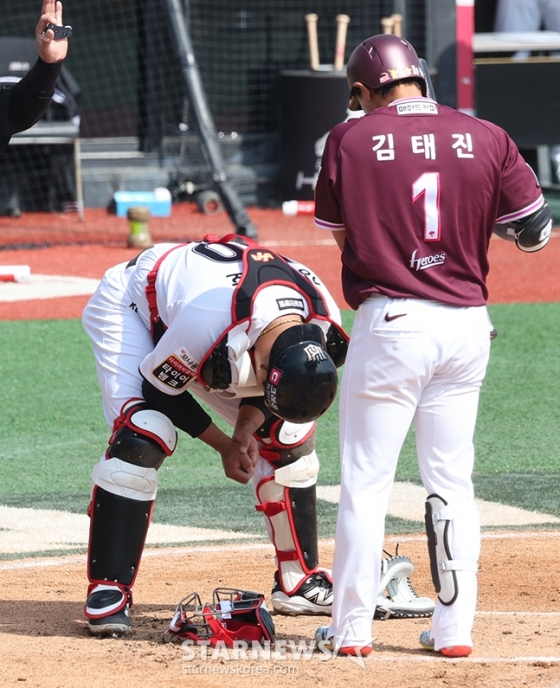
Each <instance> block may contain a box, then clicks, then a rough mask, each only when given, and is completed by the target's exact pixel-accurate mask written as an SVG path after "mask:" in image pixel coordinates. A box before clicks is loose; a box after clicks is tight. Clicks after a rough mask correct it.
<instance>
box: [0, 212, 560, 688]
mask: <svg viewBox="0 0 560 688" xmlns="http://www.w3.org/2000/svg"><path fill="white" fill-rule="evenodd" d="M174 213H175V211H174ZM181 213H182V214H181ZM250 214H251V217H252V219H253V221H254V222H255V224H256V226H257V227H258V229H259V238H260V240H261V242H262V243H264V244H268V245H269V246H271V247H272V248H274V249H275V250H278V251H280V252H281V253H284V254H285V255H288V256H291V257H293V258H296V259H298V260H300V261H302V262H304V263H306V264H307V265H309V266H310V267H311V268H312V269H314V270H316V271H317V272H318V274H319V275H320V276H321V277H322V278H323V280H324V281H325V282H326V284H327V285H328V287H329V288H330V289H331V291H332V293H333V295H334V296H335V298H336V299H337V302H338V303H339V305H340V306H341V307H343V308H344V307H346V306H345V302H344V299H343V297H342V293H341V290H340V286H339V266H340V258H339V253H338V249H337V248H336V246H335V245H334V242H333V241H332V239H331V238H330V235H329V236H326V235H325V233H323V232H321V231H320V230H318V229H316V228H315V227H314V226H313V221H312V219H311V218H309V217H297V218H285V217H283V216H282V215H281V214H280V213H279V212H278V211H272V210H252V211H250ZM20 220H21V218H20ZM20 220H17V221H13V220H12V221H7V220H5V219H4V220H1V221H0V235H1V236H0V244H1V245H2V246H3V247H4V249H3V250H2V251H0V263H3V264H22V263H24V264H29V265H30V266H31V269H32V272H33V273H40V274H48V275H76V276H81V277H93V278H100V277H101V276H102V274H103V272H104V270H105V269H106V268H108V267H109V266H111V265H113V264H115V263H117V262H119V261H122V260H127V259H129V258H131V257H132V256H133V255H135V254H136V253H137V251H135V250H133V249H128V248H126V238H127V234H128V229H127V225H126V221H123V220H118V219H117V218H110V217H106V216H105V215H104V214H102V213H98V212H97V213H96V212H95V211H86V222H85V223H83V224H80V225H78V224H77V221H76V220H75V218H67V217H64V216H61V217H60V218H59V221H58V223H53V220H52V217H51V218H49V221H48V222H46V221H45V223H44V224H42V223H41V221H40V219H39V218H38V219H36V221H35V222H34V223H31V224H32V226H31V225H30V224H29V220H26V218H23V220H24V222H23V223H22V222H20ZM25 222H28V224H25ZM18 223H19V224H18ZM151 227H152V237H153V239H154V241H163V240H171V241H182V240H187V239H197V238H200V237H201V236H203V235H204V234H206V233H217V234H219V235H220V236H221V235H223V234H225V233H228V232H229V231H231V226H230V225H229V223H228V221H227V218H225V217H224V216H213V217H208V216H203V215H201V214H199V213H195V212H193V211H192V209H188V208H187V209H182V210H181V212H178V213H176V216H175V218H174V222H173V223H172V224H170V223H165V222H163V221H162V222H153V223H152V225H151ZM559 238H560V235H559V232H558V231H556V232H554V233H553V239H552V241H551V243H550V246H549V247H547V249H546V250H545V251H543V252H540V253H537V254H535V255H525V254H523V253H521V252H520V251H517V250H516V249H515V247H514V246H512V245H511V244H507V243H506V242H503V241H500V240H494V241H492V242H491V247H490V261H491V272H490V279H489V288H490V303H507V302H534V301H560V281H559V280H558V278H557V267H556V266H557V265H558V264H559V263H560V241H559V240H558V239H559ZM29 245H34V246H36V247H37V248H35V249H34V250H11V249H10V248H9V246H29ZM0 288H1V285H0ZM87 298H88V297H87V296H75V297H66V298H62V299H46V300H37V301H19V302H17V303H16V302H7V303H6V302H0V319H26V318H76V317H79V315H80V313H81V310H82V308H83V306H84V305H85V303H86V301H87ZM0 528H1V524H0ZM398 541H399V542H400V553H401V554H404V555H407V556H410V557H411V559H412V560H413V561H414V563H415V565H416V571H415V573H414V576H413V579H412V580H413V583H414V585H415V587H416V589H417V591H418V593H419V594H421V595H429V596H432V595H433V588H432V586H431V582H430V577H429V571H428V562H427V555H426V545H425V541H424V539H423V538H419V537H417V536H410V537H406V536H400V537H399V538H398ZM396 542H397V540H396V539H393V540H391V541H389V542H388V543H387V549H388V550H389V551H394V549H395V544H396ZM320 548H321V555H322V564H323V565H325V566H329V565H330V563H331V561H332V554H333V543H332V542H322V543H321V546H320ZM273 572H274V560H273V551H272V548H271V546H269V545H265V546H263V545H254V546H245V545H231V546H230V547H218V546H217V547H205V548H194V547H193V548H189V549H181V550H179V549H171V550H163V549H150V550H148V551H147V552H146V554H145V557H144V560H143V563H142V566H141V570H140V573H139V576H138V580H137V584H136V586H135V604H134V607H133V610H132V618H133V631H132V633H131V635H130V636H129V637H128V638H127V639H102V640H100V639H96V638H91V637H89V635H88V632H87V628H86V625H85V621H84V619H83V615H82V611H83V600H84V595H85V588H86V566H85V557H69V558H67V559H58V560H54V559H41V560H17V561H13V562H9V561H4V562H0V647H2V649H3V653H2V654H3V659H2V662H0V686H16V685H18V686H21V685H28V686H33V687H34V688H35V687H37V688H67V687H68V688H74V687H75V686H80V685H87V686H90V687H92V688H96V687H99V688H101V687H103V688H113V687H117V686H118V688H128V687H130V688H136V687H138V688H140V687H142V688H152V686H153V687H156V686H157V687H159V686H161V687H167V686H169V687H171V686H173V688H176V687H177V686H183V685H185V686H186V685H196V686H201V687H202V688H204V687H205V686H223V685H231V686H234V687H237V686H241V685H243V686H255V687H256V686H259V687H260V686H268V685H270V686H272V685H275V686H288V685H296V684H297V685H298V686H300V688H316V687H320V688H326V687H327V688H328V687H330V686H333V688H334V687H335V686H336V688H339V686H340V685H341V683H343V682H347V683H348V684H349V685H367V686H395V687H396V688H400V687H401V686H402V687H405V688H426V687H428V686H429V687H431V686H434V687H437V688H449V687H451V688H455V687H457V688H458V687H460V686H461V687H462V686H484V687H488V688H494V687H502V686H503V687H504V688H505V687H506V686H507V687H508V688H511V687H517V686H525V685H527V686H543V687H545V686H546V687H547V688H560V532H558V531H551V532H542V531H534V532H532V531H524V532H522V533H514V532H512V531H509V532H504V533H485V536H484V540H483V547H482V556H481V568H480V575H479V587H480V595H479V605H478V610H479V611H478V614H477V618H476V622H475V629H474V641H475V651H474V654H473V656H472V657H471V658H468V659H462V660H449V659H444V658H441V657H439V656H437V655H434V654H431V653H428V652H425V651H423V650H421V649H419V648H418V644H417V640H418V635H419V633H420V631H421V630H424V629H425V628H427V627H428V626H429V621H428V620H422V619H420V620H387V621H379V622H375V624H374V634H375V635H376V642H375V652H374V653H373V655H372V656H370V657H368V658H367V659H365V660H364V663H363V666H360V665H359V664H357V663H355V662H353V661H351V660H349V659H344V658H337V659H335V660H333V659H328V658H327V657H326V656H325V655H322V654H321V653H314V654H313V653H307V651H306V652H304V654H305V656H304V657H300V658H299V659H298V657H297V656H296V655H297V653H296V652H294V648H295V647H296V646H297V644H298V643H299V642H300V641H301V642H302V643H303V642H305V643H307V645H300V646H299V647H300V652H301V648H302V647H303V648H307V649H308V648H309V645H308V643H309V642H310V641H311V639H312V638H313V633H314V631H315V629H316V627H317V626H318V625H321V624H326V623H328V618H327V617H316V618H313V617H298V618H290V617H278V616H275V617H274V618H275V623H276V628H277V639H278V640H279V641H281V642H282V643H283V648H284V649H282V647H281V646H279V648H280V649H278V651H277V654H276V656H274V655H273V656H272V657H271V658H267V657H261V658H259V659H253V658H251V655H250V653H249V655H247V656H243V654H242V653H241V654H239V653H238V655H237V656H235V655H229V656H220V657H214V658H212V656H211V653H208V656H207V657H206V658H204V657H203V656H201V654H200V652H197V653H196V655H195V657H194V658H189V655H188V654H187V653H185V651H184V650H183V649H182V648H181V647H180V646H179V645H176V644H164V643H163V642H162V635H163V633H164V631H165V629H166V627H167V624H168V622H169V620H170V618H171V615H172V613H173V610H174V608H175V604H176V603H177V602H178V601H179V600H180V599H181V598H182V597H183V596H185V595H186V594H188V593H190V592H193V591H195V590H196V591H197V592H199V593H200V594H201V597H202V599H203V600H204V601H207V600H209V599H210V596H211V592H212V589H213V588H215V587H219V586H227V587H241V588H245V589H255V590H258V591H261V592H263V593H265V594H266V595H267V596H268V593H269V592H270V587H271V584H272V577H273Z"/></svg>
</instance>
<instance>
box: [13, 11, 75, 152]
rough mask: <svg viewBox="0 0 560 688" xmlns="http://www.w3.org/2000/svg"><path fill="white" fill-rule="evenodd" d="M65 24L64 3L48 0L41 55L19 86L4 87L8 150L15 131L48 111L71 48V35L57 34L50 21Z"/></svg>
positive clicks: (39, 33)
mask: <svg viewBox="0 0 560 688" xmlns="http://www.w3.org/2000/svg"><path fill="white" fill-rule="evenodd" d="M49 23H50V24H62V3H61V2H54V0H44V1H43V9H42V13H41V17H40V19H39V23H38V24H37V27H36V28H35V41H36V43H37V48H38V50H39V57H38V58H37V62H36V63H35V64H34V65H33V67H32V68H31V69H30V70H29V72H27V74H26V75H25V76H24V77H23V79H21V81H19V82H18V83H17V84H16V85H15V86H12V87H11V88H4V89H0V151H3V150H5V148H6V146H7V145H8V143H9V142H10V138H11V137H12V136H13V134H17V132H19V131H25V130H26V129H29V127H31V126H33V125H34V124H35V123H36V122H37V121H38V120H40V119H41V117H42V116H43V115H44V114H45V110H46V109H47V107H48V106H49V103H50V102H51V98H52V96H53V93H54V87H55V85H56V80H57V78H58V75H59V74H60V70H61V69H62V62H63V61H64V59H65V57H66V54H67V52H68V39H67V38H61V39H56V40H55V38H54V32H53V31H52V29H47V24H49Z"/></svg>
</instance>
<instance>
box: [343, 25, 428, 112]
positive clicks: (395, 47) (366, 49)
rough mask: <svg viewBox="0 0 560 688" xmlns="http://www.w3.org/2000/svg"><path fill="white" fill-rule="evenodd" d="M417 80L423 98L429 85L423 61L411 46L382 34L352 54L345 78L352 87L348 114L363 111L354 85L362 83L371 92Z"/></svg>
mask: <svg viewBox="0 0 560 688" xmlns="http://www.w3.org/2000/svg"><path fill="white" fill-rule="evenodd" d="M412 77H414V78H417V79H418V81H419V82H420V83H421V84H422V95H423V96H426V94H427V84H426V78H425V76H424V72H423V70H422V65H421V64H420V58H419V57H418V55H417V54H416V50H414V48H413V47H412V45H411V44H410V43H409V42H408V41H407V40H405V39H404V38H400V37H399V36H395V35H393V34H379V35H377V36H371V37H370V38H366V40H365V41H362V43H360V45H359V46H358V47H357V48H356V49H355V50H354V51H353V52H352V54H351V55H350V57H349V58H348V64H347V65H346V78H347V80H348V85H349V86H350V96H349V101H348V109H349V110H361V105H360V102H359V100H358V98H357V93H356V89H354V84H355V83H356V82H359V83H361V84H363V85H364V86H368V87H369V88H372V89H374V90H375V89H378V88H381V87H382V86H386V85H387V84H390V83H392V82H393V81H399V80H400V79H410V78H412Z"/></svg>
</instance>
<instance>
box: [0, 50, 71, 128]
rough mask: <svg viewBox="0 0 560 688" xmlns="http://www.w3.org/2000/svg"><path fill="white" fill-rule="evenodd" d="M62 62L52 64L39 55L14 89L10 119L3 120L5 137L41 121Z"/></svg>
mask: <svg viewBox="0 0 560 688" xmlns="http://www.w3.org/2000/svg"><path fill="white" fill-rule="evenodd" d="M61 69H62V62H54V63H52V64H49V63H47V62H43V60H42V59H41V58H40V57H39V58H38V59H37V62H36V63H35V64H34V65H33V67H32V68H31V69H30V70H29V71H28V72H27V74H26V75H25V76H24V77H23V79H22V80H21V81H19V82H18V83H17V84H16V85H15V86H13V87H12V88H11V89H10V92H9V99H10V103H9V107H8V121H7V122H0V130H2V131H4V128H5V127H9V129H8V130H7V131H6V133H4V134H3V135H4V136H6V135H7V136H12V134H16V133H17V132H18V131H25V130H26V129H29V127H31V126H33V125H34V124H35V123H36V122H38V121H39V120H40V119H41V117H42V116H43V115H44V114H45V111H46V109H47V108H48V106H49V104H50V102H51V98H52V95H53V93H54V88H55V85H56V81H57V79H58V75H59V74H60V70H61Z"/></svg>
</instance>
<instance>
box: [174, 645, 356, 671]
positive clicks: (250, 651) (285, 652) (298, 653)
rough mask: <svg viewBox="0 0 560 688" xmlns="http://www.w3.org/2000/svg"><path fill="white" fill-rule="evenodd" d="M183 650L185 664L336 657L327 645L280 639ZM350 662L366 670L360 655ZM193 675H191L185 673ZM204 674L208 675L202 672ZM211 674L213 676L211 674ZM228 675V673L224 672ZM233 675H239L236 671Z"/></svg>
mask: <svg viewBox="0 0 560 688" xmlns="http://www.w3.org/2000/svg"><path fill="white" fill-rule="evenodd" d="M181 647H182V648H183V650H184V654H183V657H182V659H183V660H184V661H185V662H194V661H198V662H220V663H224V662H238V663H239V662H283V663H285V662H302V661H303V662H310V661H312V660H314V659H315V660H318V661H322V662H326V661H329V660H331V659H334V658H335V657H336V652H335V651H334V650H333V649H332V647H330V646H329V643H328V642H327V641H320V642H316V641H315V640H311V641H305V640H297V641H296V640H293V639H279V640H276V641H275V642H274V643H271V642H270V641H265V642H264V643H260V642H258V641H256V640H254V641H250V642H249V641H246V640H234V641H233V643H232V646H231V647H229V646H228V645H226V643H225V642H224V641H223V640H218V641H214V643H212V642H210V641H209V640H197V641H196V642H195V641H194V640H184V641H183V642H182V643H181ZM348 659H349V660H351V661H352V662H354V663H356V664H358V666H361V667H362V668H365V665H364V659H363V657H361V656H360V655H357V656H356V657H348ZM188 673H192V672H190V671H189V672H188ZM205 673H207V672H205ZM210 673H212V672H210ZM225 673H227V672H225ZM233 673H242V672H239V671H236V672H233Z"/></svg>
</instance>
